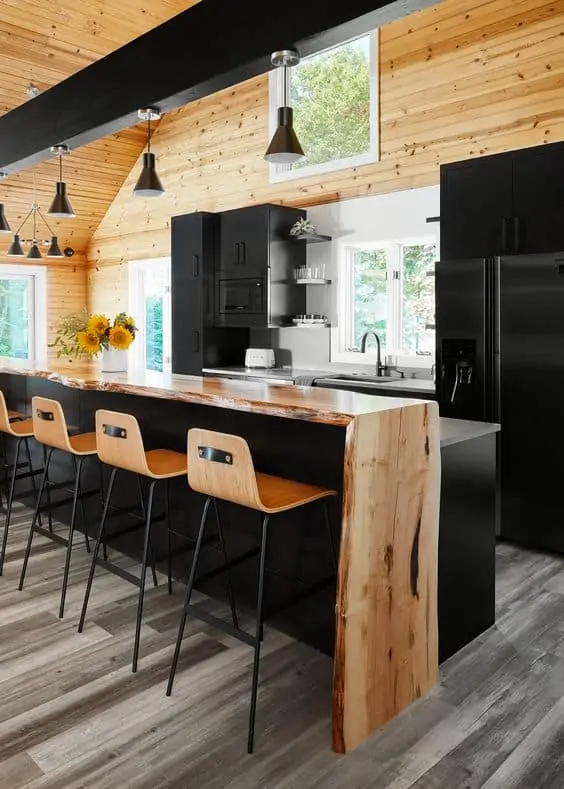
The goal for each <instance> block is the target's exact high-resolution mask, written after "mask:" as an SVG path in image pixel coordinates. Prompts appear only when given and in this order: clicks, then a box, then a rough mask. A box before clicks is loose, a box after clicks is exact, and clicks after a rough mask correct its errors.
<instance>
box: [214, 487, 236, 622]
mask: <svg viewBox="0 0 564 789" xmlns="http://www.w3.org/2000/svg"><path fill="white" fill-rule="evenodd" d="M213 506H214V510H215V519H216V521H217V533H218V536H219V543H220V545H221V550H222V552H223V558H224V559H225V563H226V564H229V558H228V556H227V551H226V549H225V537H224V534H223V526H222V523H221V518H220V517H219V505H218V503H217V499H215V498H214V500H213ZM227 592H228V594H229V606H230V608H231V619H232V621H233V627H237V628H238V627H239V620H238V619H237V609H236V607H235V594H234V593H233V584H232V583H231V571H230V570H229V568H228V569H227Z"/></svg>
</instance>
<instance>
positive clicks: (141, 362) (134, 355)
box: [128, 256, 172, 374]
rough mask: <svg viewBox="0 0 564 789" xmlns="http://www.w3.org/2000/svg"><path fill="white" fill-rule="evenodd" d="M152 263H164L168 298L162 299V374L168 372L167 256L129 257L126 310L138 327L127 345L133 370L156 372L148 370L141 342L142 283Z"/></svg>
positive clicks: (143, 331)
mask: <svg viewBox="0 0 564 789" xmlns="http://www.w3.org/2000/svg"><path fill="white" fill-rule="evenodd" d="M156 266H166V267H167V269H168V281H167V283H166V285H165V294H166V295H167V297H168V298H165V299H164V301H163V370H162V372H163V373H170V372H171V371H172V321H171V280H172V261H171V258H170V256H169V257H160V258H150V259H147V260H130V261H129V266H128V269H129V271H128V284H129V298H128V305H129V307H128V312H129V313H131V314H132V315H133V317H134V318H135V320H136V322H137V328H138V330H139V333H138V335H139V336H138V337H137V339H136V340H135V342H134V343H133V344H132V345H131V349H130V351H131V353H130V356H129V358H130V361H131V367H132V368H133V369H134V370H136V371H141V372H143V373H147V374H151V373H154V372H158V371H155V370H148V369H147V366H146V362H147V360H146V354H145V342H144V341H141V340H142V338H144V337H145V336H146V325H145V309H144V296H145V290H144V283H145V276H146V274H147V272H149V271H154V269H155V267H156Z"/></svg>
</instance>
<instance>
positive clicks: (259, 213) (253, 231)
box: [217, 205, 269, 279]
mask: <svg viewBox="0 0 564 789" xmlns="http://www.w3.org/2000/svg"><path fill="white" fill-rule="evenodd" d="M268 208H269V207H268V206H267V205H260V206H251V207H249V208H238V209H235V210H233V211H224V212H223V213H222V214H221V218H220V222H219V255H218V260H217V268H218V270H219V271H221V272H222V274H223V275H224V276H226V277H229V278H233V279H235V278H239V277H253V276H257V275H260V274H261V272H263V271H264V270H265V268H266V267H267V266H268V233H269V227H268V219H269V210H268Z"/></svg>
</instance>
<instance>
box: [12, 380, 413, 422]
mask: <svg viewBox="0 0 564 789" xmlns="http://www.w3.org/2000/svg"><path fill="white" fill-rule="evenodd" d="M0 372H2V373H12V374H19V375H24V376H27V377H36V378H46V379H48V380H50V381H54V382H56V383H60V384H62V385H63V386H67V387H70V388H72V389H85V390H94V391H100V392H118V393H121V394H132V395H140V396H142V397H154V398H158V399H164V400H178V401H181V402H186V403H199V404H201V405H210V406H216V407H219V408H231V409H233V410H235V411H248V412H250V413H256V414H269V415H270V416H279V417H287V418H289V419H303V420H306V421H309V422H323V423H325V424H333V425H342V426H344V427H346V426H347V425H348V424H349V423H350V422H351V421H352V420H353V419H355V418H356V417H359V416H361V415H363V414H371V413H374V412H378V411H386V410H389V409H395V408H401V407H402V406H408V405H410V404H413V403H415V402H417V401H414V400H409V399H403V398H393V399H392V398H389V397H377V396H373V395H365V394H360V393H359V392H348V391H342V390H338V389H321V388H318V387H309V386H293V385H289V386H280V385H276V386H272V385H268V384H263V383H256V382H252V381H248V380H244V381H234V380H230V379H221V378H201V377H199V376H190V375H172V374H167V373H157V372H138V373H136V372H128V373H100V372H98V371H96V370H92V368H90V367H82V368H81V367H77V368H76V370H74V369H73V370H69V369H68V368H61V369H60V370H58V369H56V368H53V369H51V370H42V369H24V368H19V367H16V366H14V367H12V366H9V367H8V366H0Z"/></svg>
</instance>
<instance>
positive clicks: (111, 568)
mask: <svg viewBox="0 0 564 789" xmlns="http://www.w3.org/2000/svg"><path fill="white" fill-rule="evenodd" d="M96 565H97V566H99V567H103V568H104V570H107V571H108V572H109V573H113V574H114V575H118V576H119V577H120V578H123V580H124V581H129V583H131V584H133V586H136V587H137V588H139V587H140V586H141V579H140V578H138V577H137V576H136V575H133V573H130V572H129V570H124V569H123V567H120V566H119V565H118V564H114V563H113V562H109V561H108V560H107V559H103V558H102V557H100V556H97V557H96Z"/></svg>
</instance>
